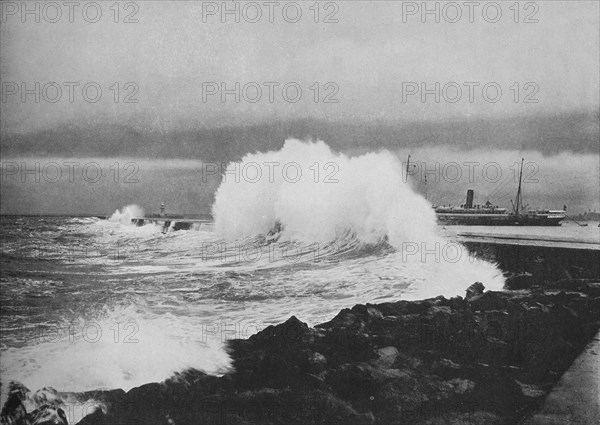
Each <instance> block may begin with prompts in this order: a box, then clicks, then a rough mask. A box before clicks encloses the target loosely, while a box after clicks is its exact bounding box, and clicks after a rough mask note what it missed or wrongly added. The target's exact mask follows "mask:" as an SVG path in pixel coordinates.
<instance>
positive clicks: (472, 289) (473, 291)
mask: <svg viewBox="0 0 600 425" xmlns="http://www.w3.org/2000/svg"><path fill="white" fill-rule="evenodd" d="M484 289H485V286H484V285H483V283H481V282H475V283H474V284H472V285H471V286H469V287H468V288H467V295H466V296H465V300H467V301H469V300H470V299H471V298H473V297H474V296H476V295H481V294H483V290H484Z"/></svg>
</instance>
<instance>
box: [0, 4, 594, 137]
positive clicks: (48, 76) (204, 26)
mask: <svg viewBox="0 0 600 425" xmlns="http://www.w3.org/2000/svg"><path fill="white" fill-rule="evenodd" d="M27 3H28V5H29V6H28V7H30V8H31V9H34V8H35V7H36V6H35V3H36V2H27ZM99 3H100V4H101V10H102V17H101V18H100V19H99V20H98V22H96V23H90V22H87V21H86V19H84V17H83V16H82V6H79V7H78V8H75V9H74V13H73V17H72V18H73V19H72V20H73V21H74V22H72V23H71V22H69V9H68V7H67V6H65V5H63V3H62V2H57V4H58V5H59V6H60V7H61V9H62V10H61V13H62V18H61V19H60V20H59V21H58V22H56V23H50V22H47V21H48V20H55V16H56V10H55V9H54V8H52V7H47V8H46V9H43V8H42V6H39V7H40V23H36V22H35V20H36V17H35V15H25V16H24V19H25V21H26V22H24V23H23V22H22V18H23V17H22V10H21V8H22V6H21V2H2V8H3V16H2V23H1V30H0V36H1V37H0V38H1V46H0V47H1V65H0V72H1V77H2V89H3V96H4V97H3V99H2V103H1V108H2V110H1V112H2V120H1V121H2V129H3V131H11V132H12V131H19V132H22V131H29V130H37V129H43V128H46V127H48V126H50V127H54V126H56V125H57V124H60V123H63V122H71V121H79V120H83V121H85V122H89V121H90V120H92V121H95V122H104V121H106V122H118V123H134V124H137V125H143V126H150V127H157V128H161V129H165V128H166V129H168V128H173V127H176V126H177V127H181V126H192V127H195V126H213V125H235V124H240V123H251V122H255V121H259V120H269V119H274V118H287V119H294V118H299V117H306V116H310V117H317V118H324V119H329V120H339V119H356V118H361V119H383V120H389V121H398V120H421V119H452V118H456V117H468V116H471V117H473V116H484V117H492V116H493V117H499V116H507V115H516V114H518V115H522V114H537V113H546V112H559V113H560V112H563V111H569V110H574V109H579V110H581V109H583V110H593V109H596V110H597V109H598V105H599V99H598V96H599V94H598V93H599V86H598V79H599V77H598V76H599V74H600V70H599V66H600V65H599V64H600V57H599V52H600V46H599V39H600V35H599V2H598V1H538V2H535V3H532V2H529V5H526V2H521V4H520V7H519V12H520V13H519V17H518V20H519V22H518V23H517V22H515V20H516V19H515V10H514V8H513V9H509V7H510V6H511V5H513V3H514V2H513V1H510V2H499V4H500V6H501V12H502V16H501V18H500V19H499V21H498V22H496V23H493V22H488V21H493V20H495V13H496V10H495V9H494V8H488V9H487V13H484V12H483V6H484V5H486V4H487V3H489V2H480V5H479V6H476V7H475V8H474V11H473V12H474V13H473V16H472V20H473V21H474V22H472V23H471V22H469V20H470V19H469V16H468V15H469V9H468V7H467V6H465V5H464V3H463V2H458V3H455V4H458V5H459V6H461V9H462V13H463V15H462V17H461V18H460V19H459V20H458V22H456V23H449V22H446V19H448V20H452V19H454V17H455V14H456V9H451V8H447V9H445V13H444V10H441V12H440V21H441V22H440V23H435V16H433V15H426V16H425V18H426V20H427V22H425V23H422V22H421V20H422V16H421V14H420V11H416V12H415V14H414V15H409V14H408V13H403V7H404V12H412V11H413V10H410V8H412V5H416V6H417V7H420V5H421V2H417V3H411V2H391V1H388V2H367V1H359V2H336V3H335V6H332V5H328V6H327V10H325V6H326V2H321V3H320V4H319V6H320V13H319V17H318V20H319V21H320V22H319V23H315V22H314V19H315V14H314V9H312V10H311V9H309V7H310V6H311V5H312V4H313V2H312V1H311V2H304V3H301V9H302V17H301V18H300V19H299V21H298V22H296V23H291V22H287V21H286V19H285V17H284V16H283V13H282V10H283V6H284V5H285V4H286V2H279V4H278V5H277V6H275V7H274V9H273V12H274V13H273V16H272V20H273V21H274V22H273V23H270V22H269V16H268V15H269V8H268V6H265V5H264V4H263V2H258V3H257V4H258V5H259V6H260V7H261V12H262V14H263V16H262V18H261V19H260V20H259V22H257V23H250V22H246V20H245V18H246V19H248V20H252V19H253V18H254V16H255V12H256V11H255V9H251V8H250V7H248V6H246V9H245V10H246V14H244V13H243V10H244V9H243V7H244V5H245V4H247V3H248V2H242V3H241V5H240V7H241V8H242V9H241V10H242V12H241V13H240V22H239V23H236V22H234V20H235V16H234V15H229V16H227V19H228V22H226V23H222V22H221V21H222V17H221V15H220V14H219V11H218V10H217V11H216V14H215V15H214V16H213V15H207V14H204V15H203V7H204V11H205V12H206V11H208V10H209V9H207V8H211V7H212V5H215V6H216V7H217V8H220V7H221V5H222V2H217V3H207V2H188V1H173V2H166V1H151V2H141V1H140V2H136V3H132V4H134V5H136V7H137V9H138V10H135V9H134V7H133V6H131V5H129V6H126V5H125V4H124V3H121V7H120V13H119V16H118V18H117V19H118V20H119V23H115V22H114V20H115V13H114V9H110V6H111V5H112V4H114V2H112V1H110V2H99ZM403 3H404V4H403ZM409 3H410V4H409ZM80 4H81V5H85V4H86V2H80ZM438 4H439V5H440V7H441V6H443V4H444V3H443V2H440V3H438ZM532 4H533V5H534V6H535V7H534V6H532ZM228 5H230V7H234V6H233V5H231V2H228ZM407 5H408V6H407ZM429 5H430V7H431V8H434V7H435V2H430V3H429ZM15 8H16V9H15ZM126 8H127V9H126ZM407 8H408V9H407ZM336 9H337V10H336ZM536 9H537V10H536ZM287 12H288V13H287V15H286V17H287V18H288V20H293V18H294V15H295V10H294V9H293V8H288V9H287ZM87 13H88V14H87V15H86V16H87V19H88V20H94V15H95V10H94V9H93V8H88V9H87ZM129 13H133V15H131V17H132V18H133V19H137V20H138V21H139V22H137V23H124V22H122V21H124V20H125V18H126V16H127V15H128V14H129ZM330 14H333V15H330ZM327 15H329V16H330V19H335V20H337V21H338V22H337V23H324V22H323V21H324V20H325V17H326V16H327ZM527 17H529V20H537V21H538V22H537V23H535V22H532V23H525V22H523V21H524V20H525V19H526V18H527ZM203 21H206V22H203ZM403 21H406V22H403ZM36 82H39V83H40V87H41V88H43V86H44V85H46V84H47V83H49V82H56V83H57V84H58V85H60V86H62V90H63V92H62V97H61V98H60V99H59V100H58V101H56V103H51V102H48V101H47V100H45V98H44V97H43V96H42V98H41V99H40V103H35V99H34V96H33V95H28V96H27V97H26V99H25V102H23V101H22V98H21V96H20V94H21V93H17V94H15V95H11V94H10V92H11V90H12V91H14V89H15V87H18V89H19V90H21V83H26V84H27V87H28V88H30V89H31V88H34V87H35V83H36ZM67 82H75V83H79V84H80V86H79V87H75V88H74V102H73V103H70V102H69V99H68V97H69V96H68V87H67V86H65V85H64V83H67ZM90 82H92V83H96V84H97V85H98V86H99V87H100V88H101V89H102V96H101V98H100V100H99V101H98V102H97V103H89V102H86V101H85V100H84V99H83V97H82V94H81V87H82V86H83V85H84V84H86V83H90ZM115 82H118V83H119V84H118V86H119V94H118V95H119V100H120V102H119V103H115V102H114V95H115V89H114V87H115V86H113V84H114V83H115ZM128 82H130V83H134V84H135V85H130V86H127V87H126V86H125V84H126V83H128ZM205 82H215V83H218V84H219V83H221V82H224V83H227V84H228V86H229V87H233V85H234V83H235V82H240V83H241V86H242V87H243V85H244V84H246V83H251V82H255V83H258V84H259V85H262V87H263V93H262V98H261V99H260V100H259V101H257V102H256V103H250V102H247V101H244V99H243V97H242V99H241V101H240V103H235V102H234V99H233V96H231V95H230V96H228V97H227V98H226V102H224V103H223V102H222V101H221V98H220V96H219V95H218V94H217V95H213V96H209V97H208V98H207V101H206V102H203V83H205ZM265 82H274V83H280V86H279V87H277V88H275V92H274V95H275V98H274V100H275V101H274V102H273V103H270V102H269V99H268V87H266V86H264V83H265ZM289 82H294V83H297V84H298V86H299V87H300V88H301V89H302V90H303V92H302V98H301V99H300V101H298V102H297V103H291V102H287V101H285V100H284V99H283V98H282V94H281V86H283V85H284V84H286V83H289ZM314 82H319V83H320V85H319V100H320V102H319V103H315V102H314V95H315V90H314V88H313V89H311V88H310V87H311V85H312V84H313V83H314ZM328 82H331V83H334V84H332V85H330V86H327V87H325V86H324V84H325V83H328ZM406 82H416V83H418V84H420V83H421V82H425V83H427V84H428V86H429V87H430V88H433V87H434V83H435V82H440V84H441V87H443V86H444V85H445V84H447V83H456V84H458V85H459V86H462V89H463V93H462V96H461V98H460V100H459V101H457V102H456V103H451V102H448V101H445V100H444V98H443V93H440V94H442V98H441V101H440V102H439V103H436V102H435V101H434V95H429V96H428V97H427V98H426V102H424V103H423V102H422V101H421V98H420V95H419V93H417V94H416V95H413V96H409V97H407V98H406V99H403V83H406ZM467 82H473V83H479V84H480V86H479V87H475V88H474V101H473V102H470V101H469V93H468V87H467V86H465V85H464V83H467ZM490 82H492V83H495V84H496V85H497V86H499V87H500V88H501V89H502V97H501V98H500V100H499V101H498V102H496V103H492V102H489V101H486V100H485V99H484V98H483V94H482V90H481V87H482V86H483V85H484V84H486V83H490ZM515 83H517V84H518V89H519V101H518V102H515V99H514V96H515V91H516V88H517V86H515ZM527 83H532V84H529V85H528V86H526V84H527ZM111 86H112V87H113V89H111V88H110V87H111ZM313 87H314V86H313ZM417 87H418V86H417ZM452 87H454V86H452ZM452 87H450V86H449V89H450V91H448V92H447V93H446V95H447V96H448V97H449V98H453V99H454V98H456V95H457V94H456V92H455V91H452V90H454V89H453V88H452ZM511 87H512V88H511ZM136 88H137V92H135V93H134V89H136ZM404 88H405V89H406V88H407V86H406V84H405V85H404ZM53 90H54V89H53V88H52V87H50V88H49V89H48V91H47V92H46V93H45V94H46V95H47V96H46V97H47V98H54V97H55V92H54V91H53ZM90 90H91V91H90V92H89V93H91V95H90V96H91V97H93V96H94V91H93V90H92V89H90ZM336 90H337V92H336ZM290 93H291V94H292V95H293V92H290ZM41 94H42V95H43V94H44V93H41ZM128 94H132V96H131V98H130V99H131V100H138V102H137V103H123V100H124V98H125V96H126V95H128ZM247 94H248V95H249V97H253V96H255V92H253V91H250V92H248V93H247ZM328 94H329V95H331V97H330V99H331V100H338V102H337V103H323V102H322V100H323V99H324V97H325V95H328ZM488 94H490V96H491V97H493V96H495V94H494V91H493V90H492V91H490V92H489V93H488ZM526 95H530V99H531V100H537V101H538V102H537V103H524V102H523V101H524V99H525V96H526ZM404 100H406V101H404Z"/></svg>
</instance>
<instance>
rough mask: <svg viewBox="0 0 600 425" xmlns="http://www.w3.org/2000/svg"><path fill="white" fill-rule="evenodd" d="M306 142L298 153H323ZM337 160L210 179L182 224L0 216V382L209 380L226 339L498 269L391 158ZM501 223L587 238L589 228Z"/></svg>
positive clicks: (491, 283)
mask: <svg viewBox="0 0 600 425" xmlns="http://www.w3.org/2000/svg"><path fill="white" fill-rule="evenodd" d="M311 146H312V147H310V149H311V151H309V152H308V154H307V155H306V159H305V162H306V163H307V164H310V163H311V161H312V157H316V158H321V161H322V160H323V158H326V157H327V155H330V153H328V152H324V151H323V149H324V148H323V147H322V146H321V147H320V146H318V145H311ZM295 148H297V149H298V148H299V147H298V146H296V147H295ZM312 150H314V151H312ZM257 155H263V157H261V158H260V160H261V161H267V160H279V161H281V158H279V159H278V158H270V157H264V155H267V154H257ZM297 157H298V156H296V158H297ZM245 160H246V161H254V160H257V158H254V157H252V156H251V155H250V156H248V157H247V158H245ZM336 161H337V163H338V164H340V174H339V177H340V179H339V182H338V184H336V185H319V184H312V183H311V184H309V183H306V184H303V183H302V182H300V184H286V182H278V181H274V182H273V181H265V182H258V183H256V182H253V183H249V182H245V183H244V182H236V181H234V180H231V181H230V182H227V183H224V184H222V185H221V187H220V188H219V190H218V192H217V194H216V198H215V204H214V205H213V215H214V219H213V220H206V221H204V222H201V223H197V225H196V226H195V228H194V229H192V230H181V231H168V232H165V233H163V231H162V230H163V229H162V228H161V227H160V226H158V225H154V224H147V225H144V226H141V227H137V226H135V225H132V224H131V217H132V216H137V215H139V214H143V212H141V211H137V208H136V207H135V206H128V207H125V208H121V209H119V210H117V211H115V213H114V214H113V215H112V216H111V217H110V218H109V219H101V218H97V217H83V218H82V217H68V216H64V217H31V216H2V217H1V218H0V236H1V240H2V257H1V274H0V285H1V286H0V287H1V297H0V303H1V305H2V312H1V316H2V325H1V347H0V350H1V361H0V372H1V376H2V389H3V390H5V389H6V384H7V383H8V382H9V381H10V380H18V381H20V382H22V383H23V384H24V385H25V386H27V387H28V388H29V389H31V390H34V391H35V390H36V389H40V388H43V387H53V388H55V389H57V390H59V391H73V392H81V391H89V390H96V389H115V388H122V389H124V390H129V389H131V388H133V387H135V386H139V385H142V384H145V383H149V382H161V381H164V380H165V379H167V378H169V377H170V376H172V375H173V374H174V373H176V372H180V371H183V370H185V369H188V368H194V369H198V370H202V371H205V372H207V373H211V374H216V375H220V374H223V373H226V372H227V371H228V370H231V367H232V366H231V363H230V358H229V356H228V354H227V350H226V343H227V340H230V339H234V338H248V337H249V336H250V335H252V334H254V333H256V332H258V331H260V330H262V329H264V328H265V327H267V326H269V325H272V324H277V323H280V322H282V321H284V320H286V319H287V318H289V317H290V316H292V315H295V316H296V317H297V318H299V319H300V320H302V321H304V322H307V323H308V324H309V325H311V326H312V325H315V324H318V323H321V322H324V321H326V320H329V319H331V318H333V317H334V316H335V315H336V314H337V313H338V312H339V311H340V310H341V309H343V308H349V307H352V306H353V305H355V304H358V303H381V302H385V301H396V300H399V299H419V298H425V297H433V296H437V295H444V296H447V297H449V296H455V295H464V291H465V289H466V288H467V287H468V286H469V285H471V284H472V283H474V282H475V281H481V282H483V283H484V285H485V286H486V288H487V289H500V288H502V286H503V284H504V277H503V274H502V271H501V270H499V269H498V267H497V266H496V265H495V264H492V263H489V262H486V261H483V260H481V259H478V258H475V257H473V256H471V255H470V254H469V253H468V252H467V251H466V249H465V248H464V247H462V245H460V244H459V243H458V242H457V241H456V238H457V236H458V234H459V233H460V231H462V230H465V228H464V227H463V228H451V227H450V226H449V227H447V228H441V227H439V226H437V224H436V222H435V217H434V214H433V211H432V209H431V207H430V206H429V204H428V203H427V202H426V201H425V200H424V198H422V197H421V196H420V195H418V194H416V193H415V192H414V191H413V190H412V189H411V187H410V186H409V185H408V184H406V183H403V182H402V176H401V174H402V167H401V165H399V164H398V163H397V160H396V159H394V158H393V157H392V156H391V155H387V154H385V153H381V154H376V155H372V154H369V155H365V156H363V157H358V158H345V157H340V156H337V157H336ZM345 170H352V173H350V172H349V171H347V172H348V174H344V173H345ZM354 176H360V178H358V177H354ZM384 178H385V180H386V181H387V182H388V183H389V184H382V183H381V181H382V179H384ZM277 222H279V223H280V224H281V225H282V229H283V230H281V232H279V233H276V234H275V235H273V230H272V229H273V226H274V224H275V223H277ZM474 229H475V228H473V227H471V228H468V230H470V231H473V230H474ZM477 231H489V232H497V231H499V230H497V229H495V228H481V227H479V228H477ZM502 231H507V229H506V228H504V229H503V230H502ZM508 231H511V232H525V233H527V234H537V233H535V232H550V233H551V234H560V235H562V236H564V237H573V238H582V237H583V238H591V239H592V240H594V238H595V240H597V238H598V228H597V225H595V224H594V225H593V226H589V227H586V228H582V227H579V226H577V225H575V224H570V223H566V224H565V225H564V226H563V227H559V228H552V229H540V228H510V229H508ZM3 395H4V394H3Z"/></svg>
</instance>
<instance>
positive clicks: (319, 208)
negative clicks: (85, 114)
mask: <svg viewBox="0 0 600 425" xmlns="http://www.w3.org/2000/svg"><path fill="white" fill-rule="evenodd" d="M289 164H294V165H293V167H290V166H289ZM286 166H287V167H288V169H290V168H293V170H294V171H293V173H291V175H289V174H286ZM248 169H252V170H253V173H252V174H251V175H250V174H249V173H247V172H246V170H248ZM256 170H258V171H259V172H256ZM267 171H268V172H267ZM325 171H328V173H326V172H325ZM249 176H250V177H249ZM213 216H214V218H215V231H216V232H217V233H218V234H219V235H220V236H221V237H223V238H225V240H240V239H242V238H244V237H248V236H250V235H257V234H268V233H269V232H272V231H273V229H274V228H278V227H277V226H278V225H279V224H281V229H282V230H281V237H280V239H279V242H282V241H283V242H285V241H300V242H302V243H313V242H318V243H332V242H333V243H335V242H336V241H339V240H340V239H341V238H342V237H345V236H346V235H348V234H350V235H352V236H353V237H354V238H356V239H357V240H358V241H359V242H360V243H361V244H376V243H379V242H380V241H386V242H387V243H389V244H390V245H391V246H392V247H393V248H394V249H395V252H393V253H391V254H389V255H391V256H392V257H391V259H392V261H393V262H396V263H397V265H398V276H397V278H407V277H408V278H410V280H411V281H412V282H413V283H412V284H411V286H410V288H409V289H408V290H407V293H406V294H405V295H404V297H405V298H419V297H426V296H437V295H445V296H454V295H461V294H463V292H464V289H465V288H466V287H467V286H469V285H470V284H471V283H473V282H474V281H477V280H479V281H483V282H484V284H485V285H486V286H487V287H488V288H490V289H500V288H501V287H502V285H503V278H502V276H501V273H500V271H499V270H498V269H497V268H496V267H495V266H494V265H493V264H491V263H488V262H486V261H483V260H480V259H477V258H474V257H473V256H471V255H470V254H469V253H468V251H467V249H466V248H465V247H464V246H462V245H460V244H458V243H456V242H453V241H450V240H447V239H445V238H443V237H442V236H441V235H439V234H438V232H437V224H436V218H435V213H434V211H433V209H432V207H431V204H430V203H429V202H428V201H427V200H426V199H424V198H423V197H422V196H420V195H419V194H417V193H415V192H414V191H413V189H412V188H411V186H410V184H409V183H408V182H406V181H405V180H404V179H403V168H402V163H401V161H400V160H399V159H398V158H397V157H396V156H394V155H393V154H391V153H390V152H388V151H381V152H377V153H367V154H365V155H361V156H357V157H348V156H346V155H344V154H341V153H334V152H333V151H332V150H331V149H330V148H329V146H327V145H326V144H325V143H324V142H322V141H317V142H303V141H300V140H296V139H289V140H287V141H286V142H285V144H284V146H283V148H282V149H281V150H279V151H276V152H267V153H256V154H248V155H246V156H245V157H243V158H242V160H241V161H240V162H237V163H231V164H229V166H228V167H227V170H226V173H225V175H224V179H223V182H222V183H221V186H220V187H219V188H218V190H217V193H216V196H215V203H214V205H213Z"/></svg>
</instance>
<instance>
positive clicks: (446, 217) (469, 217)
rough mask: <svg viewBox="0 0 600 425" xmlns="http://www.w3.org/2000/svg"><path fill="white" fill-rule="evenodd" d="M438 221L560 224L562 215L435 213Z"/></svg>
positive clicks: (472, 223) (447, 223)
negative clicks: (518, 215) (516, 215)
mask: <svg viewBox="0 0 600 425" xmlns="http://www.w3.org/2000/svg"><path fill="white" fill-rule="evenodd" d="M436 216H437V219H438V223H440V224H443V225H446V226H448V225H449V226H452V225H455V226H560V224H561V221H562V220H564V218H565V217H564V216H553V217H546V216H543V217H536V216H520V217H515V216H514V215H497V214H496V215H494V214H482V215H477V214H443V213H437V214H436Z"/></svg>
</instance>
